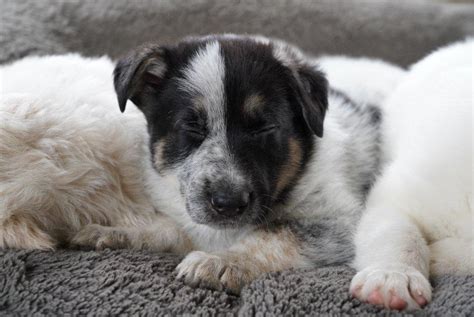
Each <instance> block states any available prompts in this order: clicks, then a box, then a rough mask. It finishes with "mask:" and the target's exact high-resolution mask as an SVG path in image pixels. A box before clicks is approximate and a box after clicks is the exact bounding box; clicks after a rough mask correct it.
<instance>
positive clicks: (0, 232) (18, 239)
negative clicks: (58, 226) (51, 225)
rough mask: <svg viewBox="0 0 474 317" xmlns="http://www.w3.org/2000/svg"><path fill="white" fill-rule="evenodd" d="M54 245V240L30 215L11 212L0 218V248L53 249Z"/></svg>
mask: <svg viewBox="0 0 474 317" xmlns="http://www.w3.org/2000/svg"><path fill="white" fill-rule="evenodd" d="M55 246H56V241H55V240H54V239H53V238H52V237H51V236H50V235H49V234H47V233H46V232H44V231H43V230H42V229H41V228H40V226H39V225H38V224H37V222H36V221H35V220H34V219H33V217H31V216H28V215H21V214H13V215H10V216H8V217H7V218H6V219H4V220H0V249H3V248H13V249H40V250H53V249H54V248H55Z"/></svg>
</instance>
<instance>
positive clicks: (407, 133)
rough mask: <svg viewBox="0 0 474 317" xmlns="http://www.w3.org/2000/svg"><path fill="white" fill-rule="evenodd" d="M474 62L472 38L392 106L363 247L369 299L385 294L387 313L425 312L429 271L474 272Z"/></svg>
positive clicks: (442, 56) (359, 264)
mask: <svg viewBox="0 0 474 317" xmlns="http://www.w3.org/2000/svg"><path fill="white" fill-rule="evenodd" d="M472 59H473V41H472V40H469V41H466V42H463V43H457V44H453V45H451V46H449V47H447V48H443V49H440V50H439V51H436V52H434V53H433V54H431V55H429V56H428V57H426V58H425V59H423V60H422V61H420V62H419V63H417V64H415V65H414V66H413V67H411V69H410V71H409V74H408V75H407V76H406V78H404V80H403V81H402V84H401V85H400V86H398V88H397V89H396V90H395V91H394V92H393V93H392V94H391V96H390V97H389V98H388V99H387V101H386V103H385V105H384V109H385V115H384V133H385V135H384V151H385V153H386V156H387V158H388V159H389V162H388V164H387V165H386V167H385V169H384V171H383V174H382V176H381V177H380V178H379V180H378V181H377V183H376V184H375V186H374V188H373V190H372V192H371V194H370V196H369V199H368V203H367V211H366V213H365V215H364V216H363V219H362V221H361V223H360V226H359V229H358V233H357V235H356V240H355V243H356V259H355V267H356V268H357V269H358V270H359V273H358V274H357V275H356V276H355V277H354V280H353V281H352V285H351V289H352V291H353V292H354V293H355V294H356V296H358V297H359V298H360V299H362V300H367V299H368V296H369V295H370V294H372V293H373V292H374V291H377V289H378V290H379V291H380V292H381V293H382V297H383V300H384V304H385V306H387V307H391V305H390V297H391V296H392V295H396V296H398V297H399V298H401V299H402V300H405V301H406V303H407V307H408V308H417V307H419V306H420V302H417V301H416V299H417V297H419V296H423V297H424V298H425V299H426V300H427V301H429V300H430V298H431V289H430V286H429V283H428V281H427V278H428V277H429V276H430V273H431V275H433V274H443V273H456V274H474V262H473V258H472V257H473V252H472V251H473V249H472V248H473V218H472V217H473V212H472V176H473V174H472V173H473V169H472V150H473V147H472V107H473V103H472V102H473V98H472V74H473V61H472ZM430 262H431V268H430ZM422 304H423V303H422Z"/></svg>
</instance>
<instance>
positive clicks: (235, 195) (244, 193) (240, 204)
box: [208, 186, 253, 217]
mask: <svg viewBox="0 0 474 317" xmlns="http://www.w3.org/2000/svg"><path fill="white" fill-rule="evenodd" d="M208 197H209V202H210V204H211V206H212V209H213V210H214V211H215V212H217V213H218V214H219V215H221V216H224V217H236V216H239V215H241V214H243V213H244V212H245V211H246V210H247V209H248V208H249V206H250V205H251V203H252V198H253V194H252V192H251V191H250V189H249V188H242V189H236V188H229V187H228V186H224V187H220V188H219V187H217V188H215V189H214V190H212V191H211V192H210V194H209V196H208Z"/></svg>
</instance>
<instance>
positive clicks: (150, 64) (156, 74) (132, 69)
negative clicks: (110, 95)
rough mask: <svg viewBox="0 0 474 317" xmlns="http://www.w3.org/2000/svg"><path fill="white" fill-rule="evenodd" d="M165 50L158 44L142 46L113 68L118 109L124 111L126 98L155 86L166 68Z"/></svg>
mask: <svg viewBox="0 0 474 317" xmlns="http://www.w3.org/2000/svg"><path fill="white" fill-rule="evenodd" d="M165 55H166V50H165V49H164V48H163V47H160V46H158V45H146V46H142V47H140V48H138V49H136V50H134V51H132V52H131V53H130V54H129V55H127V56H125V57H123V58H121V59H120V60H119V61H118V62H117V65H116V66H115V70H114V86H115V93H116V94H117V99H118V103H119V106H120V111H122V112H124V111H125V105H126V104H127V100H128V99H130V100H132V101H133V102H134V103H135V104H136V105H137V106H138V107H140V104H139V102H135V100H134V98H135V97H139V95H140V94H143V93H147V91H149V90H150V89H147V88H149V87H153V88H157V87H159V85H160V84H161V83H162V81H163V79H164V76H165V73H166V71H167V70H168V65H167V63H166V56H165Z"/></svg>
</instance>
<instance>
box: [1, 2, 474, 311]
mask: <svg viewBox="0 0 474 317" xmlns="http://www.w3.org/2000/svg"><path fill="white" fill-rule="evenodd" d="M218 32H239V33H242V32H249V33H262V34H265V35H269V36H277V37H281V38H284V39H287V40H289V41H291V42H294V43H296V44H298V45H300V46H301V47H303V48H304V49H306V50H308V51H309V52H312V53H314V54H320V53H338V54H349V55H364V56H373V57H378V58H383V59H387V60H390V61H392V62H395V63H398V64H402V65H408V64H410V63H412V62H414V61H416V60H417V59H419V58H420V57H422V56H423V55H425V54H426V53H427V52H429V51H430V50H432V49H434V48H436V47H439V46H441V45H443V44H446V43H448V42H452V41H454V40H457V39H460V38H463V37H465V36H466V35H468V34H471V35H473V34H474V6H472V5H467V4H459V5H458V4H456V5H448V4H440V3H433V2H430V3H427V2H423V1H419V0H416V1H415V0H397V1H392V0H377V1H362V0H360V1H356V0H314V1H313V0H293V1H287V0H261V1H255V0H242V1H235V0H193V1H188V0H136V1H126V0H101V1H97V0H63V1H61V0H47V1H46V0H45V1H43V0H42V1H39V0H0V63H5V62H9V61H12V60H14V59H17V58H19V57H22V56H26V55H32V54H51V53H65V52H71V51H77V52H82V53H84V54H86V55H103V54H108V55H111V56H117V55H119V54H122V53H124V52H125V51H126V50H128V49H130V48H132V47H134V46H135V45H137V44H140V43H142V42H144V41H160V42H168V41H174V40H175V39H177V38H179V37H182V36H186V35H189V34H203V33H218ZM179 260H180V259H179V258H177V257H175V256H172V255H168V254H151V253H147V252H133V251H110V250H106V251H103V252H87V251H72V250H60V251H57V252H54V253H53V252H37V251H0V315H64V314H67V315H86V314H89V315H90V314H92V315H118V314H126V315H131V314H135V313H137V314H138V313H140V314H149V315H175V314H194V313H196V314H198V313H199V314H204V315H223V314H225V315H235V314H241V315H254V314H255V315H259V316H263V315H279V314H287V315H290V314H291V315H293V314H298V315H300V314H310V315H316V314H330V315H339V314H341V315H342V314H369V315H370V314H383V315H392V314H393V315H397V314H398V313H395V312H389V311H386V310H382V309H379V308H376V307H372V306H369V305H366V304H362V303H360V302H358V301H357V300H352V299H351V298H350V297H349V294H348V287H349V283H350V279H351V277H352V275H353V274H354V272H353V271H352V270H351V269H349V268H347V267H330V268H319V269H313V270H306V271H301V270H300V271H286V272H281V273H275V274H270V275H266V276H262V277H261V278H260V279H258V280H256V281H254V282H253V283H252V284H251V285H249V286H248V287H246V288H245V289H244V291H243V293H242V295H241V297H240V298H239V297H235V296H232V295H228V294H226V293H223V292H215V291H211V290H206V289H192V288H190V287H188V286H185V285H184V284H183V283H182V282H181V281H176V280H175V279H174V275H173V273H172V272H173V270H174V268H175V266H176V265H177V263H178V262H179ZM432 282H433V285H434V298H433V302H432V303H431V304H429V305H428V306H427V307H426V308H425V309H424V310H422V311H419V312H417V314H419V315H426V314H430V315H438V316H449V315H456V316H468V315H470V316H473V315H474V304H473V302H474V301H473V300H472V299H473V298H474V277H450V276H446V277H443V278H440V279H436V280H434V281H432Z"/></svg>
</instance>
